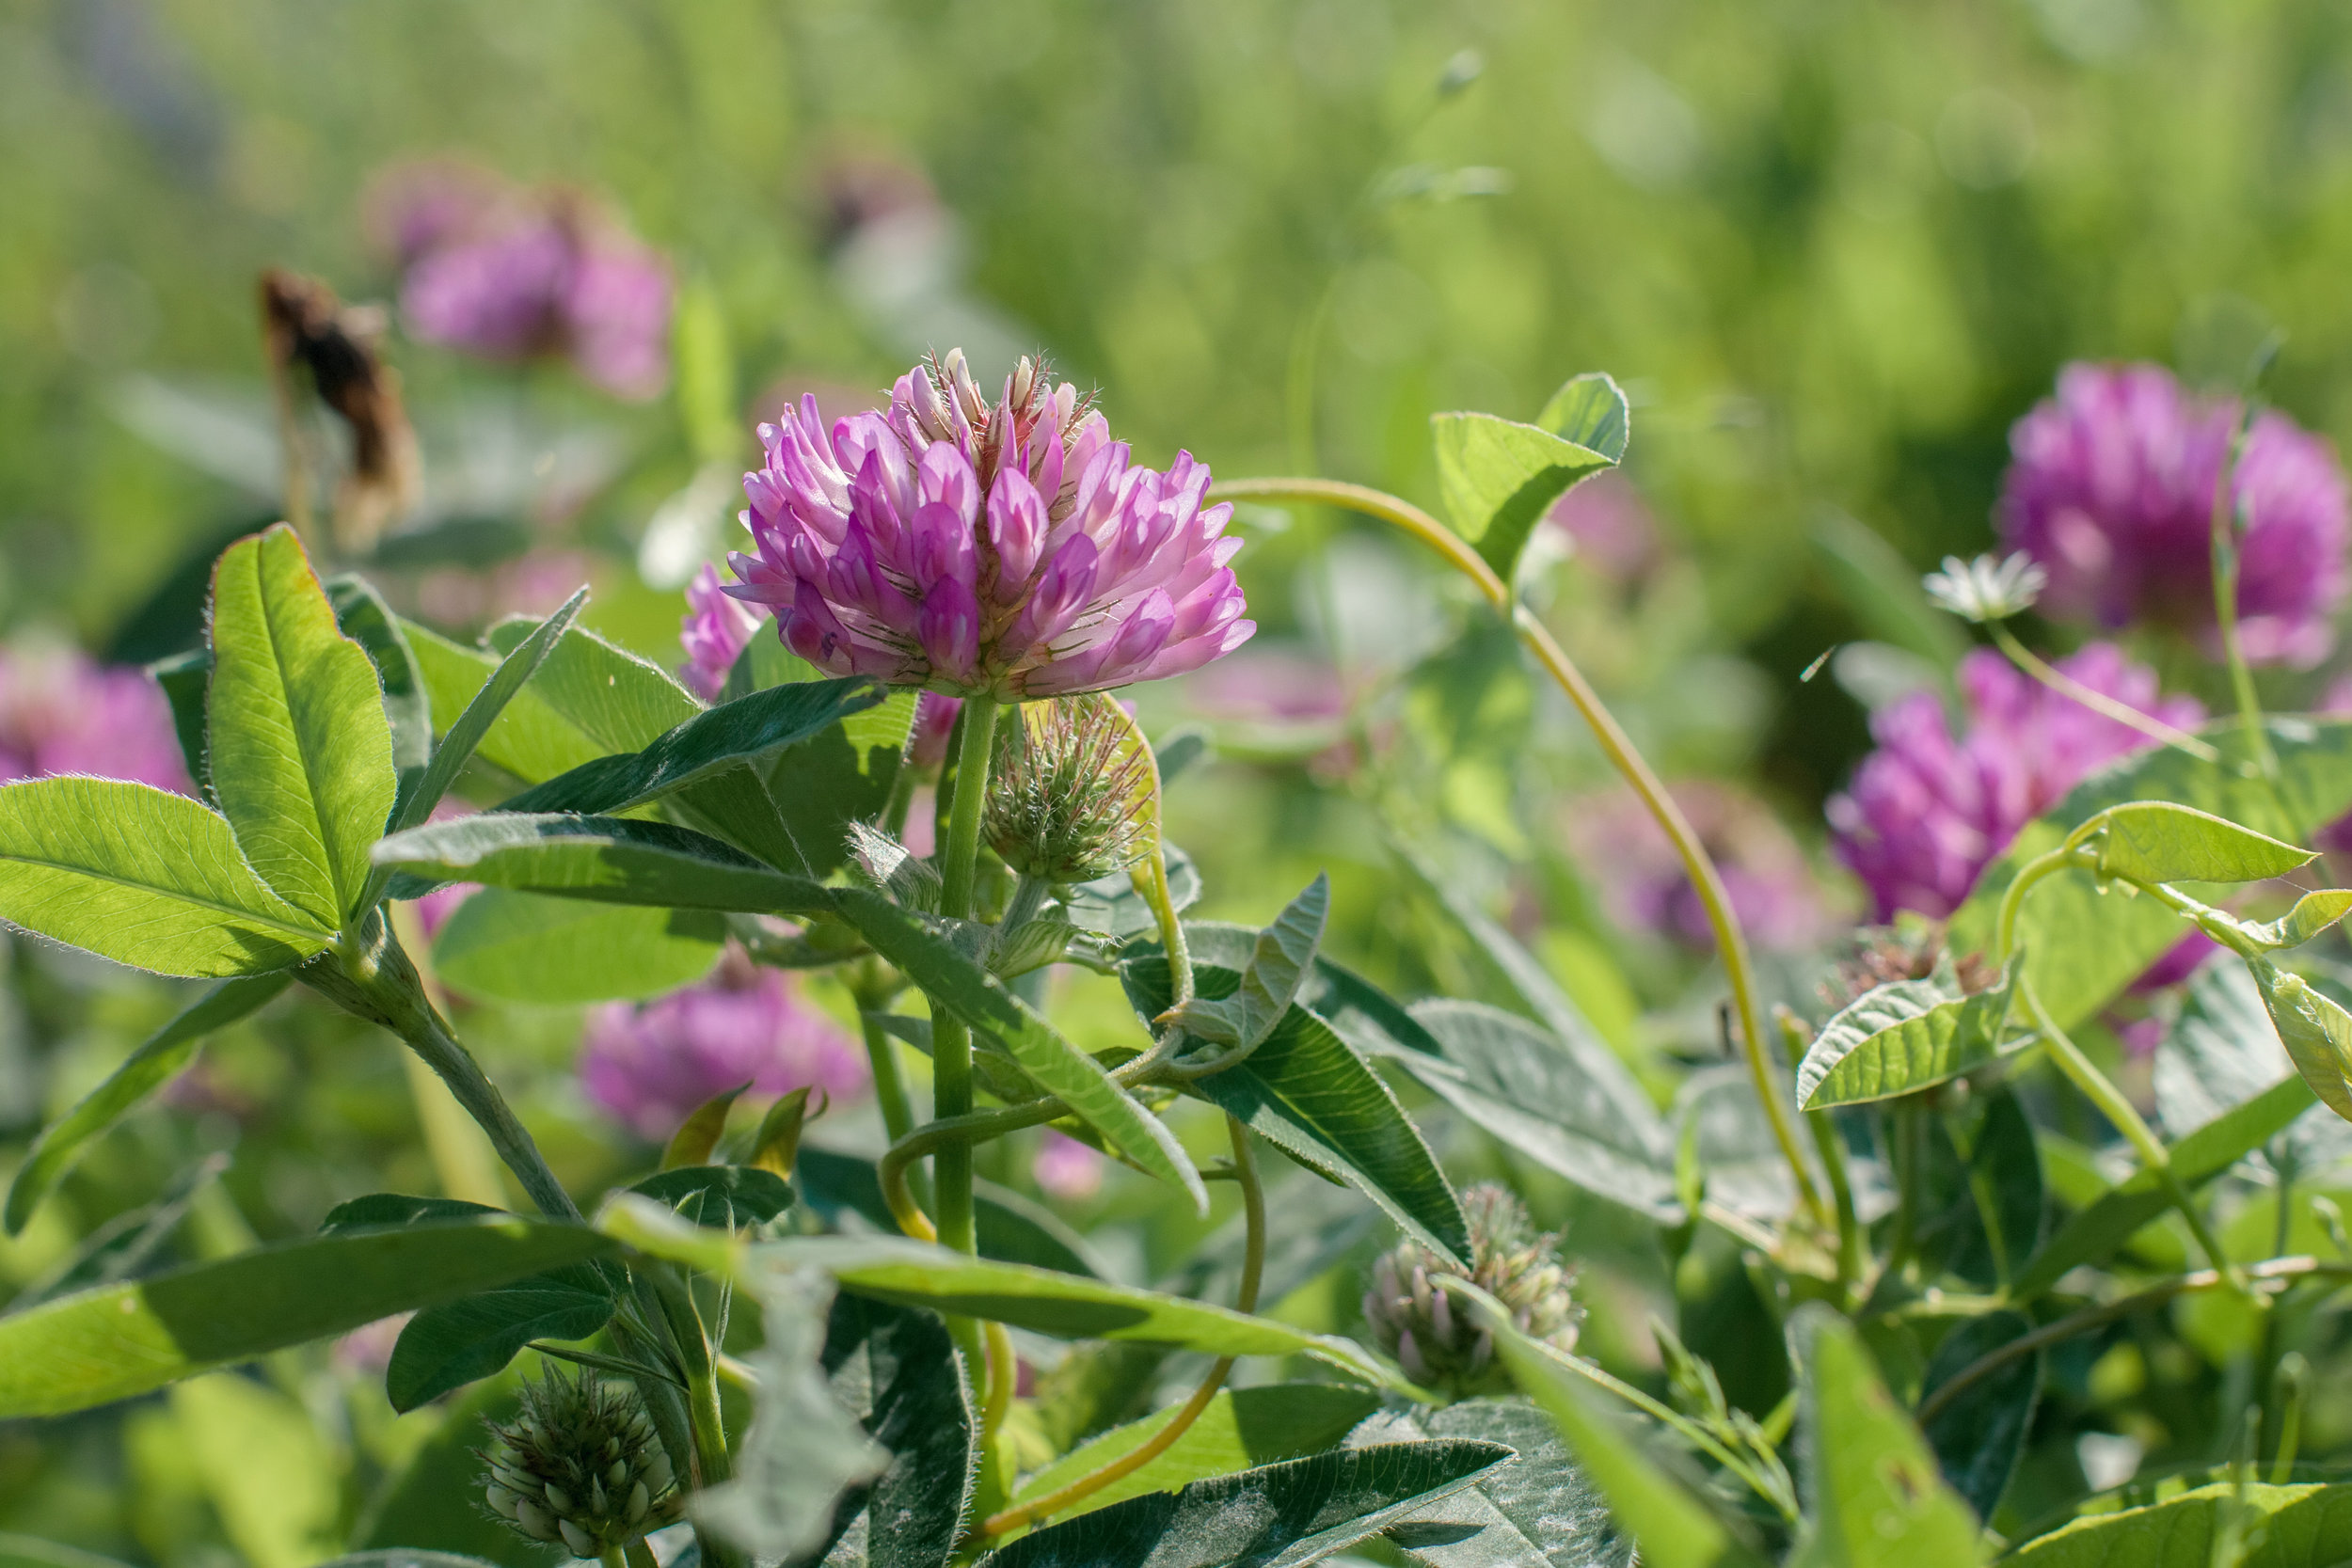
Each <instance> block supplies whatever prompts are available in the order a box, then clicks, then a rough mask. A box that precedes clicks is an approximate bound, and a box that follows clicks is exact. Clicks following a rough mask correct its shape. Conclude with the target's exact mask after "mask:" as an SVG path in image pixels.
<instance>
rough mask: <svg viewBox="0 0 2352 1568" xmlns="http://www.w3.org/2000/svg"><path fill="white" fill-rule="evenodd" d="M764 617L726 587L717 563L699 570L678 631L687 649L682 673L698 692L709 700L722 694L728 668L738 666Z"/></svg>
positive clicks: (688, 593)
mask: <svg viewBox="0 0 2352 1568" xmlns="http://www.w3.org/2000/svg"><path fill="white" fill-rule="evenodd" d="M764 619H766V617H764V616H762V615H761V614H760V613H759V611H758V610H755V609H753V608H752V607H751V606H750V605H747V604H745V603H744V602H743V601H742V600H740V599H739V598H737V597H735V596H734V595H733V594H729V593H728V592H727V591H726V585H725V584H724V583H723V582H721V581H720V580H719V568H717V567H716V566H711V565H705V566H704V567H703V569H702V570H701V571H700V572H698V573H696V574H695V576H694V580H693V581H691V582H690V583H688V584H687V585H686V617H685V619H684V620H683V621H681V622H679V624H678V632H677V640H678V641H679V643H680V644H681V645H683V646H684V647H685V649H686V664H685V667H684V668H683V669H681V670H679V671H678V674H679V675H680V676H681V677H683V678H684V680H685V682H686V684H687V685H688V686H689V687H691V689H693V691H694V693H695V695H697V696H699V697H701V698H702V699H703V700H704V701H705V702H708V701H710V700H711V699H713V698H715V697H717V696H718V695H719V690H720V688H722V687H723V686H725V685H726V684H727V672H729V671H730V670H733V669H734V668H735V661H736V660H737V659H738V658H740V657H742V655H743V650H744V649H745V648H746V647H748V646H749V645H750V644H751V641H752V633H754V632H755V631H757V630H758V629H759V623H760V622H761V621H762V620H764Z"/></svg>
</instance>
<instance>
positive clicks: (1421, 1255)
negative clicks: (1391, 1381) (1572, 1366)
mask: <svg viewBox="0 0 2352 1568" xmlns="http://www.w3.org/2000/svg"><path fill="white" fill-rule="evenodd" d="M1462 1216H1463V1218H1464V1219H1465V1220H1467V1221H1468V1222H1469V1225H1470V1271H1469V1272H1468V1273H1467V1274H1465V1273H1463V1272H1462V1271H1461V1270H1459V1269H1457V1268H1454V1266H1452V1265H1451V1264H1448V1263H1446V1262H1444V1261H1443V1260H1441V1259H1438V1257H1437V1255H1436V1254H1434V1253H1432V1252H1431V1251H1430V1250H1429V1249H1428V1248H1427V1247H1424V1246H1422V1244H1421V1243H1418V1242H1414V1241H1411V1240H1406V1241H1404V1242H1401V1243H1398V1244H1397V1245H1396V1246H1395V1247H1393V1248H1391V1250H1390V1251H1388V1252H1387V1253H1384V1254H1383V1255H1382V1256H1381V1257H1380V1258H1379V1259H1378V1260H1377V1261H1375V1263H1374V1264H1373V1267H1372V1280H1371V1289H1370V1290H1368V1291H1365V1292H1364V1301H1363V1309H1364V1322H1365V1323H1366V1324H1367V1325H1369V1326H1370V1328H1371V1330H1372V1335H1373V1340H1374V1342H1375V1344H1377V1345H1378V1346H1379V1347H1380V1348H1381V1349H1382V1350H1383V1351H1385V1352H1386V1353H1388V1354H1390V1355H1391V1356H1394V1357H1395V1358H1396V1362H1397V1365H1398V1366H1400V1367H1402V1368H1404V1369H1405V1375H1406V1376H1407V1377H1409V1378H1411V1379H1412V1380H1413V1381H1414V1382H1415V1383H1418V1384H1420V1385H1422V1386H1423V1387H1425V1388H1428V1389H1431V1390H1433V1391H1434V1392H1437V1393H1439V1394H1441V1395H1444V1396H1446V1397H1448V1398H1451V1399H1464V1398H1467V1397H1469V1396H1470V1395H1472V1394H1476V1393H1481V1392H1484V1391H1486V1390H1488V1389H1491V1388H1493V1387H1495V1386H1499V1385H1501V1384H1502V1382H1503V1381H1504V1377H1503V1374H1502V1370H1501V1363H1500V1362H1498V1361H1497V1360H1496V1357H1495V1347H1494V1336H1493V1335H1492V1334H1490V1333H1488V1332H1487V1331H1486V1329H1484V1328H1482V1327H1480V1326H1479V1325H1478V1324H1477V1323H1475V1322H1474V1321H1473V1320H1472V1318H1471V1316H1470V1312H1469V1311H1468V1310H1467V1308H1466V1307H1465V1305H1464V1304H1463V1303H1460V1302H1457V1301H1455V1300H1454V1298H1453V1297H1452V1295H1451V1294H1449V1293H1448V1291H1446V1289H1445V1281H1446V1280H1447V1279H1448V1278H1455V1279H1467V1280H1469V1281H1470V1283H1471V1284H1473V1285H1476V1286H1477V1287H1479V1289H1481V1290H1483V1291H1486V1293H1487V1294H1488V1295H1491V1296H1493V1297H1494V1298H1495V1299H1496V1300H1497V1301H1499V1302H1501V1303H1502V1307H1503V1309H1504V1310H1505V1311H1507V1312H1508V1313H1510V1315H1511V1322H1512V1324H1513V1326H1515V1327H1517V1328H1518V1331H1519V1332H1520V1333H1522V1334H1525V1335H1526V1336H1528V1337H1529V1338H1533V1339H1537V1340H1541V1341H1542V1342H1544V1343H1546V1344H1549V1345H1550V1346H1552V1347H1553V1348H1554V1349H1557V1350H1563V1351H1565V1350H1572V1349H1574V1348H1575V1346H1576V1330H1577V1323H1578V1321H1579V1320H1580V1318H1581V1316H1582V1313H1581V1310H1580V1309H1579V1308H1578V1307H1577V1305H1576V1298H1575V1296H1574V1295H1573V1294H1572V1292H1571V1289H1570V1288H1571V1286H1572V1285H1573V1284H1574V1277H1573V1275H1570V1273H1569V1272H1568V1270H1567V1268H1566V1267H1565V1265H1564V1264H1562V1262H1561V1261H1560V1256H1559V1253H1558V1251H1557V1250H1556V1246H1557V1243H1558V1242H1559V1237H1558V1236H1556V1235H1553V1234H1549V1233H1543V1234H1538V1233H1537V1232H1536V1231H1535V1230H1534V1227H1533V1226H1532V1225H1531V1224H1530V1223H1529V1220H1528V1217H1527V1210H1526V1207H1525V1206H1524V1205H1522V1204H1521V1203H1520V1202H1519V1200H1518V1198H1516V1197H1514V1196H1512V1195H1511V1194H1510V1192H1509V1191H1507V1190H1506V1189H1504V1188H1502V1187H1498V1186H1496V1185H1494V1184H1493V1183H1491V1182H1481V1183H1479V1184H1478V1185H1477V1186H1474V1187H1471V1188H1470V1189H1468V1190H1467V1191H1465V1192H1464V1193H1463V1194H1462Z"/></svg>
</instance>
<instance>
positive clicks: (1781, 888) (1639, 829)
mask: <svg viewBox="0 0 2352 1568" xmlns="http://www.w3.org/2000/svg"><path fill="white" fill-rule="evenodd" d="M1672 793H1673V795H1674V799H1675V802H1676V804H1677V805H1679V806H1680V807H1681V808H1682V813H1683V815H1684V816H1686V817H1688V818H1689V819H1690V822H1691V826H1692V828H1694V829H1695V830H1697V832H1698V835H1699V839H1700V842H1701V843H1703V844H1704V845H1706V847H1707V849H1708V854H1709V855H1710V856H1712V857H1713V859H1714V862H1715V866H1716V869H1717V870H1718V871H1720V872H1721V873H1722V874H1723V879H1724V889H1725V890H1726V891H1727V892H1728V893H1729V894H1730V895H1731V907H1732V911H1733V912H1734V913H1736V914H1737V915H1738V916H1739V917H1740V925H1741V926H1742V927H1745V928H1746V930H1747V933H1748V937H1749V939H1750V940H1751V941H1753V942H1755V943H1756V945H1757V946H1758V947H1761V948H1765V949H1768V950H1779V951H1795V950H1798V949H1801V948H1804V947H1807V946H1809V945H1811V944H1812V943H1813V942H1816V941H1818V940H1819V939H1820V937H1821V936H1822V934H1823V933H1824V931H1825V930H1826V928H1827V927H1828V924H1829V914H1828V911H1827V910H1826V908H1825V907H1824V906H1823V903H1822V899H1821V894H1820V887H1819V886H1818V885H1817V884H1816V883H1815V881H1814V879H1813V872H1812V869H1811V868H1810V867H1809V866H1807V865H1806V864H1805V860H1804V850H1803V849H1801V848H1800V847H1798V845H1797V841H1796V839H1795V838H1793V837H1792V836H1790V834H1789V832H1788V829H1786V828H1784V827H1782V826H1781V825H1780V822H1779V820H1778V819H1777V818H1775V817H1774V816H1772V812H1771V810H1770V809H1769V808H1768V807H1766V806H1765V804H1764V803H1763V802H1762V801H1760V800H1756V799H1755V798H1754V797H1752V796H1750V795H1747V794H1745V793H1743V792H1742V791H1740V790H1739V789H1736V788H1734V787H1732V786H1731V785H1729V784H1719V783H1716V782H1714V781H1711V780H1703V779H1694V780H1688V781H1685V782H1684V783H1681V784H1675V785H1674V786H1673V787H1672ZM1565 819H1566V825H1567V834H1568V839H1569V841H1570V843H1572V844H1573V845H1574V846H1575V847H1576V851H1577V856H1578V860H1579V863H1580V864H1581V865H1582V866H1583V867H1584V868H1585V870H1586V871H1588V872H1589V873H1590V874H1591V876H1592V877H1593V879H1595V880H1596V881H1597V883H1598V884H1599V887H1600V890H1601V895H1602V898H1603V901H1604V902H1605V903H1606V905H1607V907H1608V910H1609V912H1610V915H1611V916H1612V918H1613V919H1614V920H1616V921H1617V922H1618V923H1619V924H1620V925H1621V926H1625V927H1631V928H1633V929H1635V930H1641V931H1647V932H1649V933H1651V934H1652V935H1656V936H1661V937H1667V938H1671V939H1672V940H1674V941H1676V942H1680V943H1681V944H1682V945H1684V946H1685V947H1689V948H1691V949H1692V950H1693V951H1695V952H1701V953H1710V952H1713V951H1714V947H1715V937H1714V929H1713V927H1710V926H1709V925H1708V920H1707V910H1706V906H1705V905H1703V904H1702V903H1700V901H1699V895H1698V893H1697V890H1696V889H1694V888H1693V887H1692V885H1691V879H1690V877H1689V875H1688V874H1687V873H1685V872H1684V870H1683V868H1682V860H1681V857H1680V856H1678V855H1677V854H1676V853H1675V849H1674V846H1673V844H1672V843H1671V842H1669V841H1668V839H1667V837H1666V834H1665V832H1664V830H1662V829H1661V828H1660V827H1659V826H1658V822H1657V819H1656V818H1654V817H1652V816H1650V814H1649V809H1648V808H1647V807H1646V806H1645V805H1643V804H1642V802H1641V800H1639V799H1637V798H1636V797H1635V796H1634V795H1633V794H1632V793H1631V792H1629V791H1624V790H1616V791H1612V792H1610V793H1608V794H1605V795H1601V796H1597V797H1587V798H1585V799H1584V800H1577V801H1573V802H1571V803H1570V804H1569V806H1568V807H1567V810H1566V813H1565Z"/></svg>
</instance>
